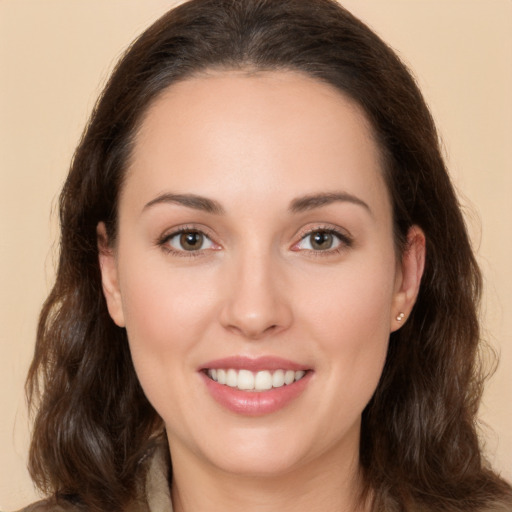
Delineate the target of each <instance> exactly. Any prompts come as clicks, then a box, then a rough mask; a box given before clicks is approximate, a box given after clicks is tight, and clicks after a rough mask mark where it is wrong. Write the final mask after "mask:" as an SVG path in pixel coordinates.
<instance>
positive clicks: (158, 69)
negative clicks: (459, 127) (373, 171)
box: [27, 0, 511, 512]
mask: <svg viewBox="0 0 512 512" xmlns="http://www.w3.org/2000/svg"><path fill="white" fill-rule="evenodd" d="M211 69H220V70H233V69H242V70H251V71H258V70H284V71H286V70H292V71H298V72H301V73H304V74H306V75H308V76H310V77H313V78H315V79H317V80H320V81H322V82H325V83H328V84H331V85H332V86H334V87H336V88H337V89H338V90H339V91H340V92H341V93H342V94H344V95H347V96H348V97H350V98H352V99H353V100H354V101H355V102H357V104H358V105H359V106H360V108H361V109H362V110H363V111H364V112H365V114H366V116H367V118H368V120H369V121H370V123H371V125H372V127H373V130H374V132H375V135H376V138H377V141H378V144H379V146H380V150H381V152H382V156H383V162H384V164H383V172H384V175H385V179H386V183H387V186H388V189H389V192H390V196H391V198H392V206H393V218H394V234H395V239H396V244H397V247H398V251H399V252H400V251H403V250H406V247H405V240H406V234H407V231H408V229H409V227H410V226H412V225H413V224H416V225H418V226H420V227H421V228H422V230H423V231H424V233H425V236H426V253H427V256H426V268H425V272H424V276H423V280H422V284H421V289H420V292H419V296H418V299H417V302H416V305H415V307H414V309H413V311H412V313H411V316H410V318H409V319H408V320H407V323H406V324H405V325H404V326H403V327H402V328H401V329H400V330H398V331H396V332H394V333H392V334H391V339H390V344H389V351H388V356H387V360H386V364H385V368H384V371H383V374H382V378H381V380H380V383H379V385H378V388H377V390H376V392H375V394H374V396H373V398H372V399H371V401H370V403H369V404H368V405H367V407H366V409H365V410H364V413H363V418H362V432H361V445H360V460H361V465H362V471H363V476H364V480H365V483H366V493H367V494H366V496H373V510H374V511H381V510H386V512H388V511H395V510H396V511H398V510H407V511H417V510H425V511H441V510H442V511H445V510H446V511H448V510H450V511H464V512H469V511H482V510H487V508H486V507H487V506H490V504H491V503H500V502H503V503H505V500H506V499H510V492H511V491H510V487H509V486H508V485H507V484H506V483H505V482H503V481H502V480H500V478H499V477H498V476H496V475H495V474H494V473H492V471H491V470H490V469H488V467H487V466H486V464H485V461H484V460H483V459H482V456H481V450H480V446H479V441H478V436H477V431H476V413H477V409H478V404H479V401H480V397H481V392H482V381H483V378H482V377H483V372H482V371H481V368H480V365H479V364H478V361H479V357H478V355H479V339H480V334H479V325H478V315H477V311H478V303H479V298H480V291H481V276H480V272H479V269H478V266H477V264H476V262H475V258H474V255H473V252H472V249H471V246H470V241H469V238H468V234H467V230H466V227H465V224H464V220H463V217H462V214H461V210H460V206H459V204H458V200H457V197H456V195H455V193H454V189H453V187H452V184H451V182H450V179H449V177H448V173H447V170H446V167H445V163H444V161H443V158H442V155H441V151H440V145H439V139H438V135H437V132H436V128H435V125H434V122H433V120H432V117H431V115H430V113H429V110H428V108H427V106H426V104H425V102H424V99H423V97H422V95H421V93H420V92H419V89H418V87H417V85H416V83H415V81H414V79H413V78H412V76H411V74H410V72H409V71H408V70H407V69H406V67H405V66H404V64H403V63H402V62H401V61H400V60H399V58H398V57H397V56H396V54H395V53H394V52H393V51H392V50H391V49H390V48H389V47H388V46H387V45H386V44H385V43H384V42H383V41H382V40H381V39H380V38H379V37H378V36H377V35H376V34H375V33H374V32H372V31H371V30H370V29H369V28H368V27H367V26H366V25H365V24H363V23H362V22H361V21H360V20H358V19H357V18H355V17H354V16H353V15H351V14H350V13H349V12H348V11H347V10H345V9H344V8H342V7H341V6H340V5H339V4H338V3H336V2H335V1H334V0H279V1H275V0H192V1H189V2H186V3H185V4H182V5H180V6H179V7H177V8H175V9H173V10H171V11H169V12H168V13H167V14H165V15H164V16H163V17H162V18H160V19H159V20H158V21H157V22H156V23H154V24H153V25H152V26H151V27H150V28H149V29H147V30H146V31H145V32H144V33H143V34H142V35H141V36H140V37H139V38H138V39H137V40H136V41H135V42H134V43H133V44H132V45H131V46H130V47H129V48H128V50H127V51H126V52H125V54H124V56H123V57H122V58H121V60H120V62H119V63H118V65H117V67H116V68H115V70H114V72H113V74H112V76H111V78H110V79H109V81H108V83H107V85H106V87H105V89H104V91H103V93H102V94H101V96H100V98H99V100H98V102H97V104H96V106H95V108H94V110H93V112H92V115H91V117H90V120H89V123H88V125H87V127H86V129H85V131H84V134H83V136H82V139H81V140H80V143H79V145H78V147H77V149H76V152H75V154H74V157H73V161H72V164H71V168H70V171H69V175H68V178H67V181H66V183H65V185H64V188H63V190H62V193H61V196H60V223H61V239H60V259H59V263H58V270H57V277H56V282H55V285H54V287H53V289H52V291H51V293H50V295H49V297H48V299H47V300H46V302H45V304H44V306H43V309H42V312H41V316H40V321H39V327H38V331H37V343H36V349H35V355H34V359H33V362H32V365H31V367H30V371H29V375H28V379H27V394H28V398H29V402H30V403H31V404H32V405H33V406H34V408H35V409H36V415H35V423H34V430H33V437H32V444H31V449H30V462H29V467H30V472H31V475H32V478H33V479H34V481H35V482H36V483H37V485H38V486H39V487H40V488H41V489H43V490H44V491H45V492H48V493H52V494H58V495H61V496H64V497H67V498H68V499H73V500H76V501H78V502H81V503H84V504H86V505H88V506H89V507H90V508H91V509H92V510H109V511H116V510H122V508H123V506H124V505H126V503H127V502H128V501H129V500H130V499H131V498H132V497H133V495H134V493H135V489H136V474H137V467H138V461H139V459H140V457H141V454H142V453H143V452H144V450H145V449H147V447H148V443H151V442H152V439H153V438H154V437H155V435H157V434H158V433H159V432H161V431H162V428H163V425H162V420H161V419H160V418H159V416H158V415H157V413H156V412H155V410H154V409H153V408H152V406H151V405H150V404H149V402H148V400H147V399H146V397H145V396H144V393H143V391H142V389H141V387H140V385H139V383H138V380H137V376H136V374H135V371H134V368H133V365H132V362H131V358H130V353H129V348H128V343H127V338H126V332H125V330H124V329H121V328H119V327H117V326H116V325H115V324H114V323H113V321H112V320H111V318H110V316H109V314H108V312H107V307H106V303H105V299H104V296H103V293H102V286H101V278H100V269H99V264H98V248H97V235H96V226H97V224H98V223H99V222H100V221H103V222H105V223H106V226H107V232H108V236H109V239H110V240H114V239H115V237H116V226H117V219H116V212H117V202H118V198H119V194H120V190H121V188H122V185H123V176H124V174H123V173H124V171H125V169H126V168H127V162H128V160H129V158H130V154H131V150H132V147H133V141H134V135H135V133H136V131H137V129H138V127H139V126H140V123H141V120H142V119H143V117H144V114H145V112H146V111H147V109H148V108H149V106H150V105H151V104H152V103H153V102H154V101H155V99H156V98H157V97H158V96H159V95H160V94H161V93H162V92H163V91H164V90H165V89H166V88H168V87H169V86H171V85H172V84H173V83H176V82H177V81H182V80H186V79H187V78H190V77H192V76H194V75H195V74H198V73H200V72H202V71H205V70H211ZM507 496H508V498H507ZM500 500H501V501H500Z"/></svg>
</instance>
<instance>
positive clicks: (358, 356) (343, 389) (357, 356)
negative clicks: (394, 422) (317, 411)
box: [297, 259, 394, 408]
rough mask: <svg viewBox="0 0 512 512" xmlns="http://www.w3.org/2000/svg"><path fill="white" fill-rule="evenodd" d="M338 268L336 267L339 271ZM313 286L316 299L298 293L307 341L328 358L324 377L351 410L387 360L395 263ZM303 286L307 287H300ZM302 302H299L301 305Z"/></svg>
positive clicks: (364, 396) (345, 273)
mask: <svg viewBox="0 0 512 512" xmlns="http://www.w3.org/2000/svg"><path fill="white" fill-rule="evenodd" d="M340 268H341V267H340ZM321 283H322V280H321V279H317V280H316V284H317V285H319V287H317V289H316V293H309V292H306V291H305V290H306V289H307V288H305V286H303V287H301V289H302V290H304V291H302V292H300V298H299V297H298V298H297V304H300V307H301V310H300V311H299V312H297V316H298V317H299V318H302V319H303V320H302V326H303V329H304V331H306V332H307V335H306V337H307V338H309V339H311V340H314V341H315V342H316V345H317V347H318V350H319V351H320V352H321V353H322V354H324V356H327V364H328V365H329V369H330V371H328V372H326V374H325V375H326V376H327V378H328V379H329V380H330V383H331V384H332V386H328V385H326V388H330V389H336V390H337V391H336V393H337V396H338V397H340V395H342V396H343V397H344V398H343V400H342V401H343V402H344V403H347V404H352V406H353V407H355V408H361V407H362V408H364V406H365V405H366V403H367V401H368V400H369V399H370V398H371V395H372V394H373V392H374V390H375V388H376V386H377V384H378V381H379V379H380V375H381V373H382V369H383V365H384V362H385V359H386V354H387V348H388V340H389V333H390V329H391V324H390V318H391V307H392V303H393V292H394V261H393V260H392V259H389V260H388V262H387V263H386V262H385V261H383V262H379V261H375V262H374V263H373V264H367V265H361V266H359V265H357V267H354V268H344V269H343V270H340V271H339V272H332V273H331V275H330V276H329V279H324V281H323V286H320V285H321ZM304 285H306V283H304ZM300 299H302V300H300Z"/></svg>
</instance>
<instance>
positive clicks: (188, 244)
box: [180, 231, 203, 251]
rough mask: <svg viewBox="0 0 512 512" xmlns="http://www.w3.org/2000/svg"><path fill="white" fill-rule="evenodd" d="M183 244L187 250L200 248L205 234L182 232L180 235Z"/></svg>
mask: <svg viewBox="0 0 512 512" xmlns="http://www.w3.org/2000/svg"><path fill="white" fill-rule="evenodd" d="M180 242H181V246H182V247H183V249H185V250H186V251H193V250H196V249H199V248H200V247H201V245H202V244H203V235H202V234H201V233H197V232H190V231H189V232H187V233H182V234H181V237H180Z"/></svg>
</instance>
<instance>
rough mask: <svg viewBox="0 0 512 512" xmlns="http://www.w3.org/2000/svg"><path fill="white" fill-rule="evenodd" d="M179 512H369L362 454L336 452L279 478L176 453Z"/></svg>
mask: <svg viewBox="0 0 512 512" xmlns="http://www.w3.org/2000/svg"><path fill="white" fill-rule="evenodd" d="M172 454H173V455H172V459H173V482H172V488H171V489H172V501H173V507H174V511H175V512H191V511H197V510H208V511H209V512H220V511H222V512H230V511H239V510H244V511H246V512H256V511H257V512H275V511H276V510H278V511H279V512H288V511H290V512H291V511H293V512H306V511H307V512H310V511H311V510H322V511H323V512H365V511H367V510H369V507H368V506H367V505H364V504H361V503H360V495H361V489H362V478H361V474H360V470H359V458H358V453H357V451H356V452H355V453H354V452H352V453H346V452H345V453H344V455H343V456H342V457H340V456H339V454H340V451H339V450H337V449H336V448H334V449H333V450H330V451H329V453H326V454H325V455H324V456H323V457H322V458H321V460H318V459H317V460H315V461H310V462H305V463H303V464H300V465H297V467H295V468H293V469H291V470H289V471H287V472H283V473H280V474H277V475H276V474H270V475H246V474H233V473H230V472H227V471H223V470H222V469H219V468H216V467H212V466H209V465H208V464H207V463H205V462H204V461H201V460H198V459H193V460H191V459H190V458H189V457H186V458H185V459H187V460H184V458H183V457H181V454H180V450H179V449H178V450H176V449H174V448H173V449H172Z"/></svg>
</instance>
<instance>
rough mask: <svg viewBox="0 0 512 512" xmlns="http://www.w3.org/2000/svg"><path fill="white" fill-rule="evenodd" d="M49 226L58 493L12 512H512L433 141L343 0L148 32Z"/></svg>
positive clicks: (396, 74) (449, 192) (393, 65)
mask: <svg viewBox="0 0 512 512" xmlns="http://www.w3.org/2000/svg"><path fill="white" fill-rule="evenodd" d="M60 206H61V225H62V238H61V256H60V261H59V268H58V273H57V280H56V284H55V287H54V289H53V290H52V293H51V294H50V296H49V298H48V300H47V302H46V304H45V306H44V308H43V311H42V314H41V320H40V325H39V331H38V341H37V346H36V354H35V357H34V361H33V364H32V367H31V370H30V374H29V378H28V389H29V395H30V396H31V398H32V400H33V401H34V400H37V399H40V404H39V405H38V413H37V416H36V419H35V427H34V436H33V442H32V448H31V458H30V465H31V472H32V475H33V478H34V480H35V481H36V482H37V483H38V484H39V486H40V487H41V488H42V489H44V490H46V491H47V492H49V494H52V495H53V497H52V498H50V499H49V500H48V501H47V502H45V503H41V504H37V505H35V506H33V507H32V508H30V507H29V509H28V510H39V509H41V510H80V509H81V507H85V508H86V509H87V508H88V509H90V510H171V506H172V507H174V510H175V511H188V510H217V509H221V508H222V509H223V510H226V509H227V510H229V509H232V510H235V509H236V510H239V509H242V508H244V509H248V510H276V509H283V510H287V508H290V509H291V508H293V509H294V510H326V511H327V510H364V511H366V510H368V511H370V510H371V511H377V510H384V511H393V510H411V511H416V510H426V511H433V510H436V511H438V510H454V511H459V510H460V511H462V510H464V511H469V510H474V511H491V510H510V509H511V507H512V496H511V490H510V487H509V486H508V484H506V483H505V482H503V481H502V480H500V479H499V477H497V476H496V475H494V474H493V473H492V471H491V470H490V469H489V468H487V467H486V465H485V462H484V461H483V460H482V457H481V454H480V448H479V444H478V439H477V435H476V432H475V426H474V421H475V414H476V411H477V406H478V402H479V398H480V394H481V377H480V373H479V370H478V368H477V366H476V355H477V345H478V338H479V332H478V323H477V318H476V311H475V309H476V305H477V302H478V297H479V292H480V274H479V271H478V268H477V265H476V263H475V260H474V257H473V254H472V252H471V248H470V245H469V241H468V237H467V233H466V230H465V227H464V223H463V220H462V216H461V213H460V210H459V208H458V204H457V200H456V197H455V195H454V192H453V188H452V186H451V184H450V181H449V179H448V176H447V173H446V169H445V166H444V163H443V160H442V157H441V155H440V151H439V146H438V140H437V135H436V131H435V127H434V124H433V122H432V119H431V117H430V115H429V112H428V109H427V108H426V106H425V104H424V101H423V99H422V97H421V94H420V93H419V91H418V89H417V87H416V85H415V83H414V81H413V80H412V78H411V77H410V75H409V73H408V72H407V70H406V69H405V68H404V66H403V65H402V64H401V63H400V62H399V60H398V59H397V57H396V56H395V55H394V54H393V52H391V50H390V49H389V48H388V47H387V46H386V45H385V44H384V43H383V42H382V41H381V40H379V39H378V37H377V36H376V35H375V34H373V33H372V32H371V31H370V30H369V29H368V28H367V27H366V26H364V25H363V24H362V23H361V22H359V21H358V20H356V19H355V18H353V17H352V16H351V15H350V14H349V13H348V12H346V11H345V10H343V9H342V8H341V7H339V6H338V5H337V4H335V3H333V2H330V1H328V0H315V1H307V2H306V1H304V0H285V1H281V2H271V1H262V0H260V1H256V0H239V1H237V2H232V1H228V0H216V1H213V0H200V1H198V0H196V1H192V2H188V3H186V4H184V5H183V6H181V7H179V8H177V9H175V10H174V11H171V12H170V13H168V14H167V15H166V16H164V17H163V18H161V19H160V20H159V21H158V22H156V23H155V24H154V25H153V26H152V27H150V28H149V29H148V30H147V31H146V32H145V33H144V34H143V35H142V36H141V37H140V38H139V39H138V40H137V41H136V42H135V43H134V44H133V45H132V47H131V48H130V49H129V51H128V52H127V53H126V55H125V56H124V57H123V59H122V60H121V62H120V63H119V65H118V67H117V68H116V70H115V71H114V74H113V75H112V77H111V79H110V81H109V83H108V84H107V86H106V88H105V91H104V93H103V94H102V97H101V98H100V100H99V102H98V105H97V107H96V109H95V111H94V113H93V115H92V118H91V120H90V123H89V125H88V127H87V130H86V132H85V134H84V137H83V139H82V141H81V143H80V145H79V147H78V149H77V151H76V154H75V157H74V160H73V164H72V168H71V171H70V174H69V176H68V180H67V182H66V185H65V187H64V190H63V192H62V195H61V204H60ZM454 247H456V250H455V251H454ZM40 382H42V383H43V388H42V389H41V390H40V389H39V388H38V384H39V383H40ZM40 391H41V392H40ZM171 461H172V463H171ZM171 464H172V465H171Z"/></svg>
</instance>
